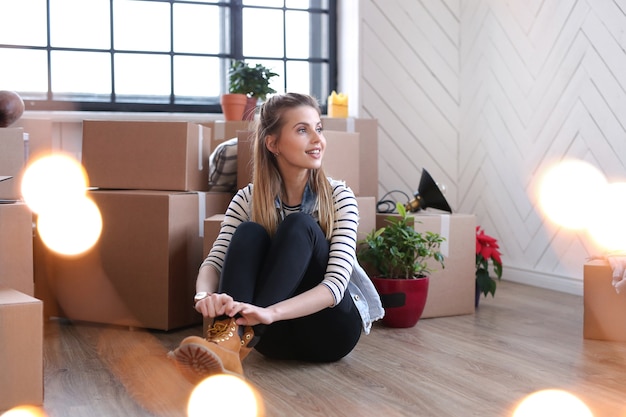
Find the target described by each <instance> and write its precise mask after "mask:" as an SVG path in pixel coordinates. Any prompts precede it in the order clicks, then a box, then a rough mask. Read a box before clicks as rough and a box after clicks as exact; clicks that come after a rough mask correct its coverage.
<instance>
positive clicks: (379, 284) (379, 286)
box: [372, 277, 429, 328]
mask: <svg viewBox="0 0 626 417" xmlns="http://www.w3.org/2000/svg"><path fill="white" fill-rule="evenodd" d="M372 282H373V283H374V286H375V287H376V290H377V291H378V294H379V295H380V298H381V301H382V303H383V307H384V309H385V317H383V323H384V324H385V325H387V326H389V327H396V328H407V327H413V326H415V325H416V324H417V322H418V320H419V319H420V317H421V316H422V313H423V312H424V306H425V305H426V298H427V297H428V282H429V279H428V277H423V278H417V279H389V278H377V277H372Z"/></svg>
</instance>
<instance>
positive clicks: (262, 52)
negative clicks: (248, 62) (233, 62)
mask: <svg viewBox="0 0 626 417" xmlns="http://www.w3.org/2000/svg"><path fill="white" fill-rule="evenodd" d="M243 54H244V55H247V56H267V57H276V58H280V57H282V56H283V54H284V49H283V12H282V10H263V9H249V8H244V9H243Z"/></svg>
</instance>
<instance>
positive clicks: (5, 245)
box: [0, 202, 35, 296]
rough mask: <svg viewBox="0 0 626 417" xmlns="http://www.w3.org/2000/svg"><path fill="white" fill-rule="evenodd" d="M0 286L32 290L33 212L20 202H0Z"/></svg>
mask: <svg viewBox="0 0 626 417" xmlns="http://www.w3.org/2000/svg"><path fill="white" fill-rule="evenodd" d="M0 286H4V287H9V288H13V289H15V290H18V291H21V292H23V293H25V294H27V295H30V296H32V295H34V293H35V284H34V275H33V215H32V213H31V211H30V209H29V208H28V206H26V204H24V203H20V202H18V203H12V204H0Z"/></svg>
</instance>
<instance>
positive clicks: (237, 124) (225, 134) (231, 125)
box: [200, 120, 254, 151]
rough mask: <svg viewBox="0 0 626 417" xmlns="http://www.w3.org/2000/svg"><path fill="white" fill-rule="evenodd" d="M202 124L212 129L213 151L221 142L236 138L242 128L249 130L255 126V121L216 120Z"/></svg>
mask: <svg viewBox="0 0 626 417" xmlns="http://www.w3.org/2000/svg"><path fill="white" fill-rule="evenodd" d="M200 124H201V125H202V126H205V127H208V128H210V129H211V151H213V149H215V147H216V146H217V145H219V144H220V143H222V142H224V141H226V140H228V139H232V138H236V137H237V133H238V132H239V131H240V130H244V131H247V130H250V129H252V128H253V126H254V122H251V121H248V120H229V121H225V120H214V121H210V122H202V123H200Z"/></svg>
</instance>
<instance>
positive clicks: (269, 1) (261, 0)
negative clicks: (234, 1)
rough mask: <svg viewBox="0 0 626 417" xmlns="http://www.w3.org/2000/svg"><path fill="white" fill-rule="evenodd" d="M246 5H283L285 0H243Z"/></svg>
mask: <svg viewBox="0 0 626 417" xmlns="http://www.w3.org/2000/svg"><path fill="white" fill-rule="evenodd" d="M242 3H243V5H244V6H261V7H283V3H284V2H283V0H243V2H242Z"/></svg>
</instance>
